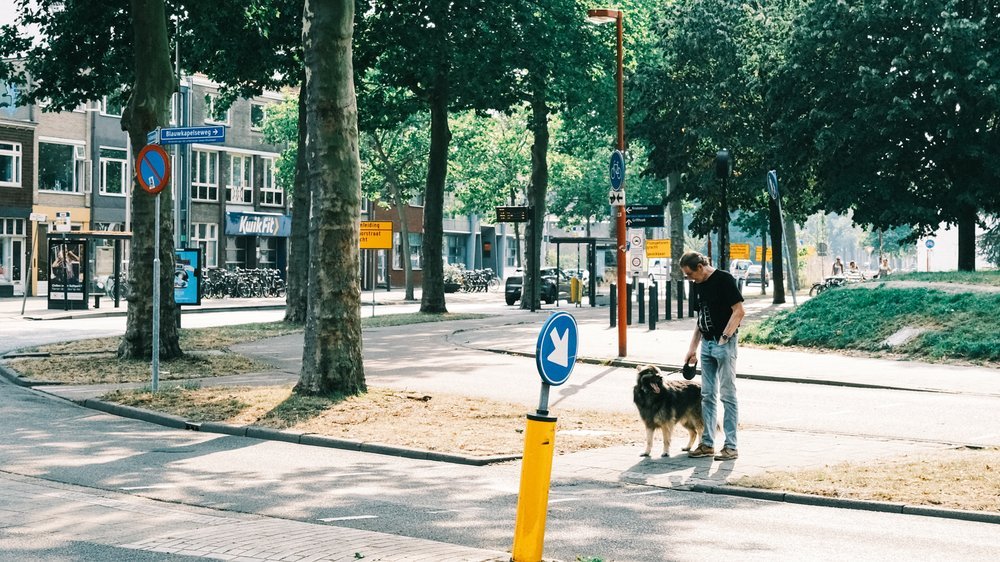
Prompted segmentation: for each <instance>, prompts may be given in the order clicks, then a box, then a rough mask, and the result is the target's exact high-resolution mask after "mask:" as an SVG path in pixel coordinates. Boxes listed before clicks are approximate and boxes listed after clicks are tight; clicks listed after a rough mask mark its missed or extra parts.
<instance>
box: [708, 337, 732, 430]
mask: <svg viewBox="0 0 1000 562" xmlns="http://www.w3.org/2000/svg"><path fill="white" fill-rule="evenodd" d="M737 339H739V337H738V336H737V337H734V338H733V339H731V340H728V341H726V344H725V345H720V344H719V343H718V342H716V341H712V340H708V339H703V340H702V341H701V418H702V420H703V421H704V422H705V431H704V433H702V437H701V442H702V443H704V444H705V445H708V446H709V447H714V446H715V428H716V421H715V420H716V417H717V416H716V409H717V407H718V405H717V401H718V399H719V396H720V394H721V397H722V405H723V406H725V416H724V417H723V421H722V430H723V431H724V432H725V434H726V444H725V446H726V447H729V448H730V449H736V428H737V426H738V424H739V411H740V410H739V406H738V405H737V404H736V340H737Z"/></svg>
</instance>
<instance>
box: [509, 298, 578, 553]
mask: <svg viewBox="0 0 1000 562" xmlns="http://www.w3.org/2000/svg"><path fill="white" fill-rule="evenodd" d="M578 341H579V338H578V336H577V326H576V319H575V318H573V315H571V314H570V313H568V312H556V313H554V314H552V316H549V318H548V320H546V321H545V324H544V325H543V326H542V331H541V332H539V334H538V342H537V344H536V346H535V365H536V366H537V367H538V374H539V375H540V376H541V378H542V391H541V395H540V396H539V400H538V410H537V411H536V412H535V413H534V414H528V415H527V418H528V421H527V426H526V428H525V431H524V456H523V457H522V461H521V487H520V491H519V493H518V496H517V520H516V522H515V524H514V548H513V551H512V554H513V560H515V561H518V562H521V561H528V560H541V559H542V547H543V544H544V542H545V515H546V510H547V509H548V503H549V483H550V481H551V478H552V456H553V452H554V451H555V442H556V418H555V417H551V416H549V387H550V386H558V385H561V384H563V383H564V382H566V380H567V379H568V378H569V374H570V373H571V372H572V371H573V366H574V365H575V364H576V356H577V345H578Z"/></svg>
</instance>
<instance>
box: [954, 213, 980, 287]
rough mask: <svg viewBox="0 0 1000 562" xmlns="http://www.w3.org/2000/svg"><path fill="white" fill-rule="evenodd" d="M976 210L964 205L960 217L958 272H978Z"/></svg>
mask: <svg viewBox="0 0 1000 562" xmlns="http://www.w3.org/2000/svg"><path fill="white" fill-rule="evenodd" d="M976 221H977V216H976V208H975V207H974V206H972V205H962V207H961V208H960V210H959V216H958V270H959V271H975V270H976Z"/></svg>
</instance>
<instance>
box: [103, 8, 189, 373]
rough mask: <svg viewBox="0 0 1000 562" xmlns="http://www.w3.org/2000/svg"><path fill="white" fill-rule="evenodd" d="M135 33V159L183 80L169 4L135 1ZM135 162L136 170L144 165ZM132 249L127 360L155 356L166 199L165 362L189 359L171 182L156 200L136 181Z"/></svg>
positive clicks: (130, 123) (124, 122) (125, 116)
mask: <svg viewBox="0 0 1000 562" xmlns="http://www.w3.org/2000/svg"><path fill="white" fill-rule="evenodd" d="M131 8H132V30H133V33H134V37H133V46H134V49H135V85H134V87H133V89H132V97H131V98H129V101H128V105H127V106H126V107H125V110H124V112H123V113H122V119H121V126H122V130H123V131H128V136H129V140H130V141H131V143H132V147H133V150H135V154H136V155H138V153H139V150H141V149H142V148H143V147H145V146H146V133H148V132H149V131H152V130H153V129H155V128H156V127H157V126H158V125H166V124H167V116H168V112H169V111H170V96H171V94H173V93H174V92H175V91H176V90H177V79H176V77H175V76H174V73H173V69H172V68H171V66H170V50H169V46H168V44H167V25H166V22H167V18H166V14H165V12H164V7H163V0H132V5H131ZM135 164H136V163H135V162H133V168H132V169H133V170H134V169H137V167H138V166H136V165H135ZM132 193H133V195H132V198H131V199H132V209H131V213H132V234H133V235H132V244H131V245H130V250H129V269H130V272H129V282H130V284H131V286H132V294H131V295H130V296H129V297H128V300H129V306H128V316H127V320H126V326H125V335H124V337H122V341H121V344H119V346H118V357H119V358H121V359H150V358H152V356H153V299H152V298H151V295H152V294H153V283H154V280H153V257H154V256H153V254H154V251H153V246H154V245H155V242H154V238H155V231H154V229H155V228H156V227H155V209H156V207H155V205H156V199H155V198H156V197H159V198H160V247H159V254H160V255H159V257H160V279H159V283H160V311H161V312H160V358H161V359H163V360H169V359H175V358H177V357H180V356H182V355H183V352H182V351H181V347H180V342H179V341H178V333H177V314H178V310H177V305H176V304H175V303H174V219H173V216H174V213H173V204H172V200H173V190H172V189H171V187H170V185H169V183H168V184H167V187H166V189H164V190H163V191H161V192H160V193H159V195H156V196H150V195H149V194H147V193H146V192H145V191H142V190H141V189H140V188H139V186H138V182H137V181H136V180H135V179H134V178H133V180H132Z"/></svg>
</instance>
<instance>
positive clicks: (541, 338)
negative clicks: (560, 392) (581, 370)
mask: <svg viewBox="0 0 1000 562" xmlns="http://www.w3.org/2000/svg"><path fill="white" fill-rule="evenodd" d="M578 343H579V337H578V334H577V329H576V318H573V315H572V314H570V313H568V312H556V313H554V314H553V315H552V316H549V319H548V320H546V321H545V325H544V326H542V331H541V332H539V334H538V345H537V346H536V347H535V365H537V366H538V374H539V375H541V377H542V381H544V382H546V383H548V384H550V385H552V386H559V385H560V384H562V383H564V382H566V379H568V378H569V374H570V373H571V372H573V366H574V365H576V352H577V344H578Z"/></svg>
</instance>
